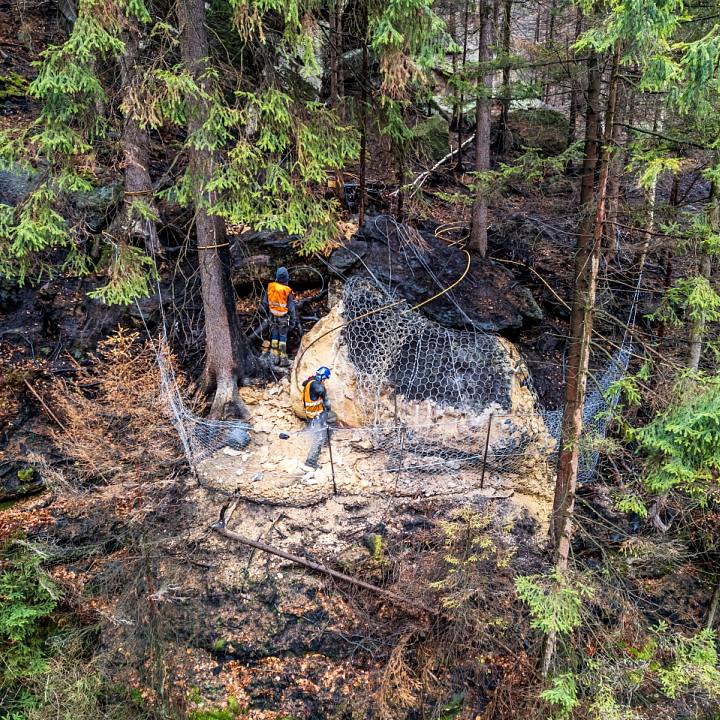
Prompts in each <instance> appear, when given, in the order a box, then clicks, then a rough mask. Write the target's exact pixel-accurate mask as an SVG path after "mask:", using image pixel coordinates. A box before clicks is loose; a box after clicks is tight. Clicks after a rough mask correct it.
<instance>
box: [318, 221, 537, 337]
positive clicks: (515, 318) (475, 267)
mask: <svg viewBox="0 0 720 720" xmlns="http://www.w3.org/2000/svg"><path fill="white" fill-rule="evenodd" d="M330 264H331V266H332V268H333V269H334V270H335V271H336V272H337V273H339V274H341V275H342V276H343V277H351V276H356V275H361V276H365V277H370V278H372V279H373V280H374V281H375V282H376V283H379V284H380V285H382V286H384V287H386V288H389V289H390V290H391V291H392V292H393V293H395V294H397V295H398V296H399V297H402V298H405V299H406V300H407V301H408V303H410V304H411V305H417V304H419V303H421V302H423V301H424V300H427V299H428V298H430V297H432V296H433V295H434V294H435V293H438V292H440V291H441V290H442V289H443V288H446V287H448V286H450V285H452V283H454V282H455V281H456V280H457V279H458V278H460V277H461V276H462V274H463V272H464V271H465V268H466V265H467V257H466V255H465V253H464V252H462V251H461V250H459V249H458V248H457V247H455V246H452V245H448V244H447V243H445V242H444V241H442V240H440V239H438V238H437V237H435V235H434V234H433V233H431V232H428V231H425V230H423V231H419V234H415V235H413V232H411V231H409V229H408V228H407V227H406V226H404V225H402V224H399V223H397V222H395V221H394V220H393V219H391V218H389V217H387V216H385V215H378V216H377V217H371V218H368V220H367V222H366V223H365V225H364V226H363V227H362V228H361V230H360V231H359V232H358V233H357V234H356V235H355V237H354V238H353V239H352V240H351V241H350V242H348V243H346V244H345V246H344V247H342V248H339V249H338V250H336V251H335V252H334V253H333V254H332V256H331V258H330ZM420 312H422V313H423V314H424V315H425V316H426V317H428V318H429V319H431V320H433V321H434V322H436V323H438V324H440V325H442V326H444V327H448V328H455V329H469V328H473V327H474V328H477V329H481V330H485V331H487V332H495V333H503V332H506V333H507V332H512V331H517V330H519V329H521V328H522V327H523V326H527V325H529V324H532V323H535V322H538V321H540V320H541V319H542V311H541V310H540V308H539V307H538V305H537V303H536V302H535V300H534V299H533V296H532V294H531V293H530V291H529V290H528V289H527V288H524V287H522V286H521V285H519V284H518V282H517V281H516V279H515V277H514V276H513V274H512V273H511V272H510V271H509V270H507V269H506V268H504V267H502V266H501V265H500V264H498V263H496V262H494V261H492V260H490V259H487V258H485V259H483V258H479V257H473V259H472V263H471V265H470V270H469V272H468V273H467V275H466V276H465V278H463V280H462V281H461V282H460V283H459V284H458V285H457V286H456V287H455V288H453V289H452V290H451V291H449V292H447V293H445V294H443V295H441V296H440V297H438V298H437V299H435V300H433V301H432V302H429V303H427V304H426V305H423V306H422V307H421V308H420Z"/></svg>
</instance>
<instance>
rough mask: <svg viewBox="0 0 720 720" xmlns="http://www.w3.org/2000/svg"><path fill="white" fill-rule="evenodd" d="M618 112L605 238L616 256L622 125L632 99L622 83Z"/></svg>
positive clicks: (623, 152) (623, 155)
mask: <svg viewBox="0 0 720 720" xmlns="http://www.w3.org/2000/svg"><path fill="white" fill-rule="evenodd" d="M617 93H618V95H617V112H616V113H615V116H616V121H615V123H614V124H613V132H612V143H613V147H614V148H615V152H614V153H613V156H612V159H611V160H610V174H609V176H608V189H607V220H606V221H605V238H606V246H607V248H608V253H607V254H608V255H609V256H612V255H614V254H615V249H616V247H617V237H618V232H617V230H618V228H617V221H618V213H619V209H620V188H621V178H622V175H623V169H624V168H625V161H626V143H625V141H626V139H627V134H626V133H625V128H624V127H623V125H622V121H623V120H624V119H625V117H626V110H627V106H628V104H629V103H628V101H629V99H630V97H631V93H630V90H629V88H627V87H626V86H625V85H624V84H623V83H622V82H620V83H619V84H618V89H617Z"/></svg>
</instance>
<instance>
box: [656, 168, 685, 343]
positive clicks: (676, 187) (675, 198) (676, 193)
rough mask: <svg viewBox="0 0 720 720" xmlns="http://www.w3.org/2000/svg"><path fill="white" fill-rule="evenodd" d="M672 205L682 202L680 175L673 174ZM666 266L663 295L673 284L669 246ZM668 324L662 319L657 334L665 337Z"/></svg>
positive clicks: (671, 258) (670, 249)
mask: <svg viewBox="0 0 720 720" xmlns="http://www.w3.org/2000/svg"><path fill="white" fill-rule="evenodd" d="M669 204H670V207H673V208H674V207H677V206H678V205H679V204H680V176H679V175H673V179H672V186H671V187H670V200H669ZM664 264H665V268H664V272H663V296H665V295H667V292H668V290H670V286H671V285H672V275H673V249H672V247H670V246H669V247H668V248H667V249H666V250H665V263H664ZM665 329H666V324H665V323H664V322H663V321H662V320H661V321H660V323H659V324H658V330H657V334H658V337H659V338H662V337H665Z"/></svg>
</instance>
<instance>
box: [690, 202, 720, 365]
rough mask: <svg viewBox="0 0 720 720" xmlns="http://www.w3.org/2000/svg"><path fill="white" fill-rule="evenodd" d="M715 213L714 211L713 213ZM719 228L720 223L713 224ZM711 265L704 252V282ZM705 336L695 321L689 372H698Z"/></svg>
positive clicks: (692, 327)
mask: <svg viewBox="0 0 720 720" xmlns="http://www.w3.org/2000/svg"><path fill="white" fill-rule="evenodd" d="M714 212H716V211H714ZM714 226H715V227H720V223H717V221H716V223H715V224H714ZM711 270H712V265H711V262H710V256H709V255H708V254H707V253H706V252H702V253H701V255H700V276H701V277H704V278H705V279H706V280H709V279H710V273H711ZM704 335H705V322H704V321H703V320H701V319H700V320H695V321H693V323H692V325H691V326H690V355H689V358H688V367H689V368H690V370H698V369H699V367H700V358H701V357H702V346H703V336H704Z"/></svg>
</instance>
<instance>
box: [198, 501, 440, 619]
mask: <svg viewBox="0 0 720 720" xmlns="http://www.w3.org/2000/svg"><path fill="white" fill-rule="evenodd" d="M236 507H237V501H235V502H233V503H232V505H230V506H228V505H225V506H223V508H222V510H221V511H220V519H219V520H218V521H217V522H216V523H214V524H213V525H212V526H211V528H212V529H213V530H214V531H215V532H216V533H218V535H222V536H223V537H226V538H229V539H230V540H235V541H236V542H239V543H242V544H243V545H247V546H249V547H252V548H255V549H256V550H262V551H263V552H266V553H268V554H270V555H275V556H277V557H280V558H283V560H289V561H290V562H293V563H296V564H298V565H302V566H304V567H306V568H309V569H310V570H315V571H316V572H320V573H323V574H324V575H329V576H330V577H332V578H335V579H336V580H340V581H342V582H345V583H349V584H351V585H356V586H357V587H361V588H364V589H365V590H370V592H373V593H375V594H376V595H380V596H382V597H384V598H386V599H388V600H390V601H391V602H393V603H394V604H396V605H402V606H404V607H406V608H409V609H414V610H421V611H422V612H424V613H427V614H428V615H433V616H438V615H440V613H439V611H438V610H437V609H435V608H431V607H428V606H427V605H424V604H423V603H421V602H418V601H417V600H412V599H410V598H408V597H405V596H404V595H399V594H398V593H394V592H392V591H391V590H385V589H384V588H381V587H378V586H377V585H373V584H372V583H369V582H365V580H361V579H360V578H356V577H353V576H352V575H345V573H341V572H338V571H337V570H333V569H332V568H329V567H326V566H325V565H321V564H320V563H316V562H312V560H306V559H305V558H302V557H300V556H298V555H293V554H292V553H289V552H285V551H284V550H280V549H279V548H275V547H272V546H270V545H266V544H265V543H263V542H259V541H258V540H252V539H251V538H247V537H245V536H244V535H240V534H239V533H236V532H233V531H232V530H228V529H227V527H226V523H227V522H229V519H230V516H231V515H232V513H233V512H234V510H235V508H236Z"/></svg>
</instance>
